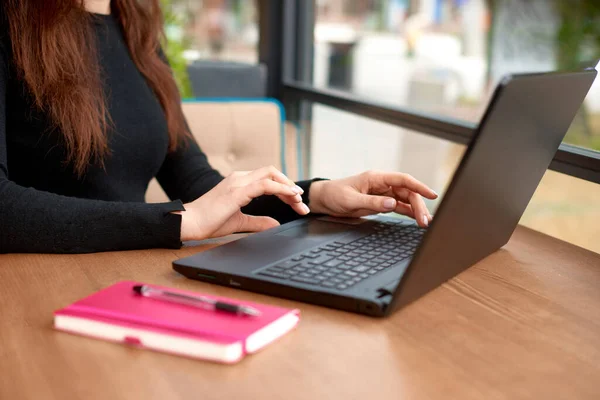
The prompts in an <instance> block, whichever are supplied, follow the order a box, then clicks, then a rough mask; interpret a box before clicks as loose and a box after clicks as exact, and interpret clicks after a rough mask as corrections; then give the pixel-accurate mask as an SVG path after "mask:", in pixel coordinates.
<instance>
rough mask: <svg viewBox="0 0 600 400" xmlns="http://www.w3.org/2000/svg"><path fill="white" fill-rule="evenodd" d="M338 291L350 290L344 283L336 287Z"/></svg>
mask: <svg viewBox="0 0 600 400" xmlns="http://www.w3.org/2000/svg"><path fill="white" fill-rule="evenodd" d="M336 289H339V290H344V289H348V286H347V285H344V284H343V283H342V284H339V285H337V286H336Z"/></svg>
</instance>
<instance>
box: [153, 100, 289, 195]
mask: <svg viewBox="0 0 600 400" xmlns="http://www.w3.org/2000/svg"><path fill="white" fill-rule="evenodd" d="M183 112H184V114H185V116H186V118H187V121H188V123H189V126H190V130H191V131H192V134H193V135H194V137H195V139H196V140H197V141H198V144H199V145H200V148H201V149H202V150H203V151H204V152H205V153H206V155H207V157H208V161H209V162H210V164H211V165H212V166H213V167H214V168H215V169H216V170H218V171H219V172H220V173H221V174H223V175H225V176H227V175H228V174H230V173H231V172H233V171H245V170H253V169H256V168H260V167H262V166H267V165H274V166H276V167H277V168H279V169H284V166H283V165H282V151H281V149H282V143H281V139H282V138H281V124H282V122H281V111H280V109H279V105H278V104H277V103H274V102H270V101H264V102H263V101H250V102H247V101H220V102H191V103H186V102H184V103H183ZM284 129H285V143H284V144H283V145H284V148H285V160H284V162H285V170H286V173H287V175H288V176H289V177H290V178H291V179H294V180H297V179H298V176H297V175H298V166H297V150H296V135H297V134H298V133H297V131H296V128H295V127H294V125H292V124H290V123H288V122H286V123H285V124H284ZM146 201H147V202H148V203H158V202H164V201H168V197H167V195H166V194H165V193H164V191H163V190H162V188H161V187H160V185H159V184H158V182H157V181H156V179H153V180H152V181H151V182H150V185H149V187H148V191H147V192H146Z"/></svg>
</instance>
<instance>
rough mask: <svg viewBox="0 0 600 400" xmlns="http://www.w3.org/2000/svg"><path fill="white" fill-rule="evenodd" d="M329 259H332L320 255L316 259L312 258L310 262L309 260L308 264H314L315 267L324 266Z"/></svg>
mask: <svg viewBox="0 0 600 400" xmlns="http://www.w3.org/2000/svg"><path fill="white" fill-rule="evenodd" d="M331 259H332V257H329V256H326V255H320V256H319V257H317V258H313V259H312V260H309V261H308V262H309V263H310V264H315V265H316V264H324V263H326V262H327V261H329V260H331Z"/></svg>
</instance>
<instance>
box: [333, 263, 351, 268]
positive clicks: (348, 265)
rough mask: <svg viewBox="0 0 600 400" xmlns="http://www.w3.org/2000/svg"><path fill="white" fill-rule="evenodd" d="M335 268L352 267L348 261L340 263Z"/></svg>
mask: <svg viewBox="0 0 600 400" xmlns="http://www.w3.org/2000/svg"><path fill="white" fill-rule="evenodd" d="M336 268H337V269H352V265H350V264H348V263H344V264H340V265H338V266H337V267H336Z"/></svg>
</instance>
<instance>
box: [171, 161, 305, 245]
mask: <svg viewBox="0 0 600 400" xmlns="http://www.w3.org/2000/svg"><path fill="white" fill-rule="evenodd" d="M302 193H303V190H302V189H301V188H300V187H299V186H296V184H295V183H294V182H293V181H292V180H290V179H289V178H288V177H286V176H285V175H284V174H283V173H282V172H280V171H279V170H277V168H275V167H265V168H260V169H257V170H255V171H239V172H234V173H232V174H231V175H229V176H228V177H227V178H225V179H224V180H223V181H221V182H220V183H219V184H218V185H217V186H215V187H214V188H213V189H212V190H210V191H209V192H208V193H206V194H205V195H204V196H202V197H200V198H198V199H197V200H195V201H193V202H191V203H188V204H185V205H184V207H185V211H181V212H178V214H181V217H182V220H181V240H182V241H186V240H202V239H207V238H211V237H218V236H225V235H229V234H231V233H235V232H259V231H263V230H266V229H269V228H273V227H275V226H278V225H279V223H278V222H277V221H276V220H275V219H273V218H270V217H258V216H251V215H246V214H244V213H242V211H241V210H240V209H241V208H242V207H244V206H246V205H248V204H249V203H250V202H251V201H252V199H255V198H256V197H259V196H262V195H275V196H277V197H278V198H279V199H281V200H282V201H283V202H285V203H287V204H289V205H290V206H291V207H292V208H293V209H294V210H295V211H296V212H297V213H298V214H300V215H306V214H308V213H309V212H310V210H309V209H308V206H306V204H304V203H303V202H302V196H301V194H302Z"/></svg>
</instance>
